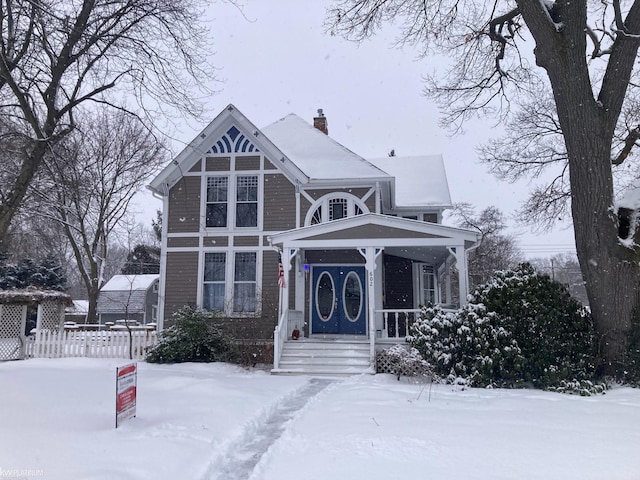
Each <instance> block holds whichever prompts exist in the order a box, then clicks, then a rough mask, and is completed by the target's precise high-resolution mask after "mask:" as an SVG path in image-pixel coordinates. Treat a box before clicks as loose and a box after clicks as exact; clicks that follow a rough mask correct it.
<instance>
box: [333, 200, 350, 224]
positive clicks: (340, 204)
mask: <svg viewBox="0 0 640 480" xmlns="http://www.w3.org/2000/svg"><path fill="white" fill-rule="evenodd" d="M346 216H347V199H346V198H332V199H330V200H329V220H338V219H339V218H344V217H346Z"/></svg>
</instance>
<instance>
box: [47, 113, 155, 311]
mask: <svg viewBox="0 0 640 480" xmlns="http://www.w3.org/2000/svg"><path fill="white" fill-rule="evenodd" d="M165 152H166V151H165V149H164V146H163V145H162V143H159V142H158V141H157V140H156V139H155V138H154V137H153V136H152V135H151V134H150V133H149V132H148V130H146V129H145V128H144V126H143V125H142V124H141V122H140V121H139V120H138V119H137V118H135V117H131V116H129V115H127V114H126V113H123V112H115V113H108V112H106V111H102V112H99V113H98V114H96V115H95V116H93V117H91V119H90V120H88V121H86V122H85V123H83V124H82V128H78V129H76V130H75V131H74V132H73V133H72V134H71V135H69V136H68V138H67V139H65V141H64V142H60V143H59V144H58V145H57V146H56V147H55V149H54V152H53V155H51V158H50V159H47V162H46V166H47V171H48V172H49V174H50V175H51V179H52V180H53V182H54V183H55V184H56V186H57V188H53V189H51V190H49V191H48V192H47V193H49V194H50V195H53V198H52V199H51V202H50V215H51V217H52V218H55V219H57V220H58V221H59V222H61V223H62V225H63V228H64V231H65V233H66V236H67V238H68V240H69V242H70V244H71V248H72V250H73V253H74V256H75V259H76V263H77V265H78V269H79V271H80V275H81V277H82V279H83V282H84V284H85V287H86V289H87V296H88V300H89V313H88V316H87V318H88V322H90V323H92V322H94V321H95V318H96V305H97V301H98V294H99V291H100V288H101V287H102V285H103V284H104V282H105V281H106V275H105V273H106V269H107V267H108V264H107V258H108V256H109V247H110V245H111V243H110V240H111V239H112V237H113V235H114V234H115V233H116V232H117V229H118V228H119V226H120V224H121V223H122V221H123V219H124V218H125V217H126V215H127V213H128V210H129V205H130V202H131V200H132V197H133V195H134V194H135V193H136V191H138V190H139V189H140V188H142V186H143V185H144V183H145V181H146V180H147V179H148V177H149V175H150V174H151V173H153V172H154V171H155V170H156V169H157V168H158V167H159V166H160V165H162V164H163V163H164V161H165V159H166V155H165ZM43 195H44V192H43ZM124 251H125V252H126V250H124ZM125 255H126V253H125ZM121 266H122V265H117V266H116V269H115V271H114V273H115V272H117V270H119V269H120V268H121Z"/></svg>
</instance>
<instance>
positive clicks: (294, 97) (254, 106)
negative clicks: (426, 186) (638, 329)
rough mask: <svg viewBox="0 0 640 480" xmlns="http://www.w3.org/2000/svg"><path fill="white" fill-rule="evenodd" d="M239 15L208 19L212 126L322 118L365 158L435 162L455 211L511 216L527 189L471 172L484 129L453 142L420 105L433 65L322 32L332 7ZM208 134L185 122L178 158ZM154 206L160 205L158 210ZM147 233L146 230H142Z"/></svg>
mask: <svg viewBox="0 0 640 480" xmlns="http://www.w3.org/2000/svg"><path fill="white" fill-rule="evenodd" d="M243 4H244V7H243V10H242V13H241V12H240V11H238V9H237V8H235V7H234V6H232V5H230V4H228V3H226V2H224V1H218V2H215V3H213V4H212V6H210V7H209V8H210V10H209V12H208V15H207V16H208V17H209V18H210V21H209V27H210V29H211V35H212V41H213V45H214V51H213V52H212V55H211V56H210V58H209V61H210V62H211V63H212V65H214V66H215V67H216V68H218V69H219V70H218V78H219V79H220V80H221V82H220V83H213V84H212V87H213V88H215V89H216V90H217V91H218V92H219V93H218V94H216V95H214V96H212V97H211V98H209V99H208V100H207V109H208V112H209V114H208V117H209V120H212V119H213V118H214V117H215V115H217V114H218V113H219V112H220V110H221V109H222V108H224V107H225V106H226V105H227V104H229V103H233V104H234V105H236V107H238V108H239V109H240V111H242V113H244V114H245V115H246V116H247V117H248V118H249V119H250V120H251V121H252V122H253V123H254V124H255V125H256V126H258V127H264V126H266V125H268V124H270V123H271V122H273V121H275V120H278V119H280V118H282V117H284V116H285V115H287V114H288V113H291V112H293V113H296V114H298V115H299V116H301V117H302V118H304V119H306V120H308V121H309V122H311V123H312V122H313V117H314V115H315V114H316V111H317V109H318V108H322V109H323V110H324V113H325V115H326V116H327V119H328V124H329V135H330V136H331V137H333V138H334V139H335V140H337V141H338V142H340V143H341V144H343V145H344V146H346V147H348V148H349V149H351V150H352V151H354V152H355V153H357V154H359V155H361V156H363V157H364V158H368V157H369V158H372V157H381V156H385V155H386V154H387V153H388V152H389V151H390V150H391V149H395V152H396V154H397V155H399V156H405V155H424V154H435V153H441V154H442V155H443V156H444V160H445V166H446V169H447V175H448V178H449V186H450V190H451V197H452V200H453V202H470V203H472V204H473V205H475V206H476V207H477V208H478V209H481V208H484V207H487V206H490V205H496V206H498V207H499V208H501V209H502V211H503V212H504V213H505V214H506V215H508V216H513V215H514V214H515V211H516V210H517V208H518V206H519V204H520V203H521V202H522V201H523V199H524V198H525V197H526V192H527V189H528V188H529V184H528V181H526V180H525V181H522V182H521V183H519V184H517V185H512V184H508V183H504V182H499V181H497V180H496V179H494V178H493V177H492V176H491V175H490V174H488V173H487V171H486V167H485V166H484V165H481V164H480V163H479V162H478V159H477V154H476V152H475V147H477V146H478V145H479V144H480V143H481V142H483V141H485V140H486V139H488V138H491V136H492V135H495V134H496V133H499V130H496V129H494V128H493V125H492V124H491V121H485V122H476V123H474V124H469V125H468V126H467V131H466V133H465V134H464V135H461V136H460V135H459V136H456V137H450V136H449V135H448V132H446V131H444V130H442V129H440V128H439V127H438V111H437V109H436V108H435V106H434V104H433V103H432V102H431V101H430V100H428V99H427V98H426V97H424V96H423V95H422V89H423V83H422V78H423V76H424V75H425V74H426V73H430V72H432V71H433V70H434V69H435V68H436V67H437V60H433V59H431V60H430V59H422V60H419V59H417V58H416V55H415V52H414V51H412V50H411V49H410V47H406V48H405V49H404V50H400V49H397V48H394V47H393V46H392V43H393V40H394V32H393V28H392V27H390V28H388V29H385V30H383V31H382V32H381V33H380V34H379V35H378V36H376V37H374V38H372V39H371V40H370V41H367V42H366V43H363V44H359V45H358V44H354V43H351V42H347V41H345V40H343V39H341V38H338V37H332V36H330V35H329V34H326V33H325V32H324V28H323V25H322V24H323V20H324V16H325V10H326V8H327V6H329V5H330V4H331V2H330V1H329V0H314V1H300V0H244V2H243ZM204 126H205V125H202V124H197V123H195V122H191V123H190V124H188V125H187V124H183V125H182V126H181V127H180V128H179V129H178V131H176V132H174V133H173V135H174V138H175V141H174V145H175V151H176V153H177V152H178V151H179V150H180V149H181V148H182V147H183V146H184V143H188V142H190V141H191V140H192V139H193V138H194V137H195V135H196V134H197V133H198V132H199V130H201V129H202V128H203V127H204ZM160 206H161V204H160V202H159V201H158V202H157V208H160ZM147 223H148V222H147ZM511 223H512V225H514V226H512V227H511V228H510V230H509V233H512V234H514V235H516V236H517V238H518V241H519V243H520V245H521V248H522V250H523V251H524V252H525V254H526V255H527V256H532V257H535V256H550V255H553V254H555V253H560V252H567V251H573V250H574V242H573V233H572V231H571V229H567V228H566V224H565V227H564V228H563V229H560V228H559V229H556V231H554V232H552V233H550V234H545V235H536V234H534V233H533V232H532V231H531V228H527V227H519V226H515V223H514V222H511Z"/></svg>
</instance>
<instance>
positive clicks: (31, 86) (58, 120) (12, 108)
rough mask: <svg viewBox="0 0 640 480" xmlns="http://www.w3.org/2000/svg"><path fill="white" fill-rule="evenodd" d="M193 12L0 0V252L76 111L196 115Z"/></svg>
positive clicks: (123, 1)
mask: <svg viewBox="0 0 640 480" xmlns="http://www.w3.org/2000/svg"><path fill="white" fill-rule="evenodd" d="M199 6H200V2H199V0H115V1H114V0H66V1H64V2H59V1H53V0H0V116H2V118H4V119H7V121H9V122H10V123H11V124H12V125H13V126H14V130H15V134H16V135H18V136H21V137H22V139H21V147H22V148H21V151H20V154H19V161H18V163H17V165H15V167H16V168H14V169H12V170H11V172H7V171H5V172H3V173H2V175H0V176H2V177H5V178H3V180H4V182H3V183H4V185H5V187H3V188H4V191H3V194H2V196H1V199H0V200H1V202H0V248H2V247H3V244H4V243H6V234H7V231H8V229H9V226H10V224H11V221H12V219H13V217H14V215H15V214H16V212H17V211H18V209H19V207H20V205H21V203H22V202H23V200H24V197H25V195H26V193H27V191H28V189H29V186H30V184H31V182H32V180H33V178H34V176H35V175H36V173H37V172H38V170H39V169H40V167H41V165H42V162H43V160H44V158H45V156H46V155H47V153H48V151H49V150H50V149H51V147H52V146H54V145H55V144H56V143H58V142H59V141H60V140H61V139H62V138H64V137H65V136H67V135H68V134H69V133H70V132H72V131H73V130H74V128H75V127H76V111H77V109H78V107H79V106H81V105H83V104H87V103H88V102H92V103H102V104H105V105H110V106H113V107H115V108H117V109H125V108H126V107H124V106H123V105H122V103H117V104H116V103H114V101H113V99H114V98H118V99H119V102H121V99H122V98H128V99H130V104H131V105H132V106H131V107H130V108H126V109H127V110H128V111H129V112H131V113H135V114H138V115H140V116H141V117H143V116H145V115H151V113H152V110H153V109H154V108H155V109H157V108H160V106H161V105H167V104H168V105H172V106H174V107H178V108H179V109H180V110H181V111H182V112H184V113H188V114H197V113H198V112H199V107H198V104H197V103H196V102H195V101H194V98H196V96H193V95H191V94H190V92H192V91H193V87H194V85H198V86H200V87H203V86H204V82H205V81H206V80H210V79H211V78H213V76H212V75H211V71H209V68H208V65H209V62H207V61H205V60H204V58H205V55H206V54H207V53H208V51H207V48H206V47H207V45H206V35H205V34H206V30H205V29H204V28H203V27H202V23H201V22H200V21H199V19H200V16H201V12H200V8H199ZM114 90H118V92H119V93H117V94H116V95H114V94H113V93H111V95H112V96H111V97H108V96H107V94H109V92H113V91H114ZM9 174H10V175H9ZM9 176H10V178H6V177H9Z"/></svg>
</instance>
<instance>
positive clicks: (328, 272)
mask: <svg viewBox="0 0 640 480" xmlns="http://www.w3.org/2000/svg"><path fill="white" fill-rule="evenodd" d="M364 279H365V275H364V267H362V266H357V265H356V266H323V265H315V266H313V267H312V271H311V282H312V283H311V333H336V334H350V335H364V334H366V333H367V324H366V317H367V313H366V312H367V304H366V298H365V283H364Z"/></svg>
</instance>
